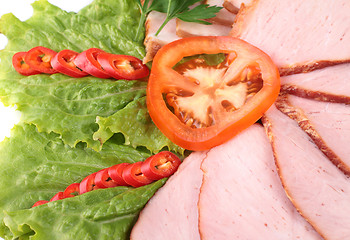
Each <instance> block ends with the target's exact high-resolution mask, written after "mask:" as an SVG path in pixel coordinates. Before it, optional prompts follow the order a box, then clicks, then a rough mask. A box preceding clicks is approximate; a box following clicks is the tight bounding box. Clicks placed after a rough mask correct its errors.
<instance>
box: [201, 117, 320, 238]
mask: <svg viewBox="0 0 350 240" xmlns="http://www.w3.org/2000/svg"><path fill="white" fill-rule="evenodd" d="M202 169H203V171H204V178H203V184H202V187H201V193H200V198H199V204H198V206H199V230H200V233H201V237H202V239H203V240H205V239H210V240H215V239H218V240H222V239H230V240H233V239H278V240H283V239H285V240H289V239H321V237H320V236H319V235H318V234H317V233H316V232H315V231H314V230H313V228H312V227H311V226H310V225H309V224H308V223H307V222H306V221H305V220H304V218H302V217H301V216H300V214H299V213H298V212H297V210H296V209H295V208H294V206H293V205H292V203H291V202H290V200H289V199H288V198H287V196H286V194H285V192H284V189H283V187H282V185H281V182H280V179H279V177H278V174H277V170H276V167H275V164H274V158H273V153H272V149H271V145H270V143H269V140H268V138H267V136H266V134H265V131H264V128H263V127H262V126H260V125H258V124H256V125H253V126H251V127H250V128H248V129H247V130H245V131H243V132H242V133H241V134H239V135H238V136H236V137H235V138H234V139H232V140H230V141H229V142H227V143H225V144H223V145H220V146H218V147H215V148H214V149H211V150H210V151H209V153H208V155H207V158H206V159H205V160H204V161H203V163H202Z"/></svg>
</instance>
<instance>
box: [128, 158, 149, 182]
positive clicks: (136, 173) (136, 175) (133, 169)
mask: <svg viewBox="0 0 350 240" xmlns="http://www.w3.org/2000/svg"><path fill="white" fill-rule="evenodd" d="M141 165H142V162H136V163H133V164H130V165H129V166H126V167H125V168H124V170H123V179H124V181H125V182H126V183H127V184H128V185H130V186H133V187H141V186H144V185H147V184H150V183H151V182H153V180H152V179H149V178H148V177H146V176H145V175H144V174H143V173H142V172H141Z"/></svg>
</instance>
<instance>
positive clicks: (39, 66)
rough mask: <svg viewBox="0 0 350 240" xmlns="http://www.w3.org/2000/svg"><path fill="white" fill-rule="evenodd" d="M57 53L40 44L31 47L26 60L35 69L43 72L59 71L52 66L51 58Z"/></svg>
mask: <svg viewBox="0 0 350 240" xmlns="http://www.w3.org/2000/svg"><path fill="white" fill-rule="evenodd" d="M56 54H57V52H55V51H54V50H51V49H49V48H46V47H42V46H38V47H34V48H32V49H30V50H29V51H28V52H27V54H26V55H25V58H24V60H25V62H26V63H27V64H28V65H29V66H30V67H31V68H32V69H34V70H36V71H39V72H41V73H47V74H54V73H57V71H56V70H55V69H53V68H52V66H51V59H52V58H53V57H54V56H55V55H56Z"/></svg>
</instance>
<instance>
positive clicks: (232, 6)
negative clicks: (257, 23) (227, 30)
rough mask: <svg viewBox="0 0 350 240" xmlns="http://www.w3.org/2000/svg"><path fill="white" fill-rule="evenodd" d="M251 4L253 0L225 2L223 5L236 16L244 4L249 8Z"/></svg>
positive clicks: (226, 0)
mask: <svg viewBox="0 0 350 240" xmlns="http://www.w3.org/2000/svg"><path fill="white" fill-rule="evenodd" d="M251 2H253V0H225V1H224V3H223V6H224V8H226V9H227V10H228V11H230V12H232V13H235V14H236V13H238V11H239V9H240V8H241V6H242V4H244V5H245V6H247V5H249V4H251Z"/></svg>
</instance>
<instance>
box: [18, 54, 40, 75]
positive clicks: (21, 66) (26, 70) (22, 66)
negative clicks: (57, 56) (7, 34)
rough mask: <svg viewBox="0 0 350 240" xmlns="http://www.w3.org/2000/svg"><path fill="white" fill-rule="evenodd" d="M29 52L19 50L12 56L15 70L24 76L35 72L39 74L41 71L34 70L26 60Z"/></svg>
mask: <svg viewBox="0 0 350 240" xmlns="http://www.w3.org/2000/svg"><path fill="white" fill-rule="evenodd" d="M26 54H27V52H18V53H16V54H14V55H13V57H12V65H13V67H14V68H15V70H16V71H17V72H18V73H19V74H22V75H24V76H30V75H34V74H39V73H40V72H39V71H36V70H34V69H33V68H31V67H30V66H29V65H28V64H27V63H26V62H25V60H24V59H25V56H26Z"/></svg>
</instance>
